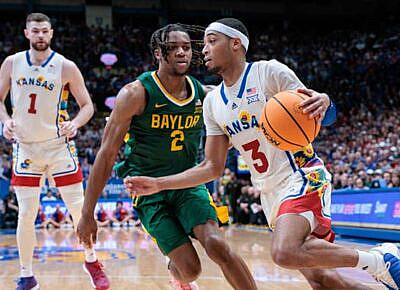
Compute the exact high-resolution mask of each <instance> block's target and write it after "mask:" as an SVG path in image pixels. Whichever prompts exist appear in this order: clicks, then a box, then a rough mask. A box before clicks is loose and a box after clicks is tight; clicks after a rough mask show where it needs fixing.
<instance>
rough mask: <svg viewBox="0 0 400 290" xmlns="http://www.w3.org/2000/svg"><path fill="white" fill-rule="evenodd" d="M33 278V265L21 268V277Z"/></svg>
mask: <svg viewBox="0 0 400 290" xmlns="http://www.w3.org/2000/svg"><path fill="white" fill-rule="evenodd" d="M32 276H33V271H32V264H30V265H26V266H21V277H32Z"/></svg>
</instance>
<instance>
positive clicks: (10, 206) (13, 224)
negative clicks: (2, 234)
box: [4, 190, 18, 229]
mask: <svg viewBox="0 0 400 290" xmlns="http://www.w3.org/2000/svg"><path fill="white" fill-rule="evenodd" d="M4 207H5V211H4V227H5V228H11V229H15V228H17V223H18V202H17V197H16V196H15V193H14V192H13V191H11V190H10V192H9V194H8V196H7V198H6V201H5V205H4Z"/></svg>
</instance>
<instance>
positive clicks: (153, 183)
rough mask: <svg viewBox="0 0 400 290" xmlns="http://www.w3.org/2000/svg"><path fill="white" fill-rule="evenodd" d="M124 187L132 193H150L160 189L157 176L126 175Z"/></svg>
mask: <svg viewBox="0 0 400 290" xmlns="http://www.w3.org/2000/svg"><path fill="white" fill-rule="evenodd" d="M124 185H125V189H126V190H127V191H128V192H129V193H131V194H133V195H151V194H155V193H157V192H160V191H161V188H160V185H159V183H158V181H157V178H154V177H147V176H128V177H126V178H125V179H124Z"/></svg>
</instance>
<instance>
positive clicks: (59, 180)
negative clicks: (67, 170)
mask: <svg viewBox="0 0 400 290" xmlns="http://www.w3.org/2000/svg"><path fill="white" fill-rule="evenodd" d="M82 180H83V175H82V171H81V168H80V167H78V171H77V172H75V173H73V174H68V175H63V176H57V177H54V182H55V183H56V186H57V187H58V186H66V185H71V184H75V183H79V182H82Z"/></svg>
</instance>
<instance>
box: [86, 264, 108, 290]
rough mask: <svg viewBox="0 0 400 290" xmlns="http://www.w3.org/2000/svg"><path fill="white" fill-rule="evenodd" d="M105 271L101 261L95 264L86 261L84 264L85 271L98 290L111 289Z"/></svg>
mask: <svg viewBox="0 0 400 290" xmlns="http://www.w3.org/2000/svg"><path fill="white" fill-rule="evenodd" d="M103 269H104V266H103V264H102V263H100V262H99V260H96V262H93V263H89V262H86V261H85V264H83V270H84V271H85V272H86V273H87V274H88V275H89V277H90V282H91V284H92V286H93V288H95V289H97V290H107V289H108V288H109V287H110V282H109V281H108V278H107V275H106V273H105V272H104V270H103Z"/></svg>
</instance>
